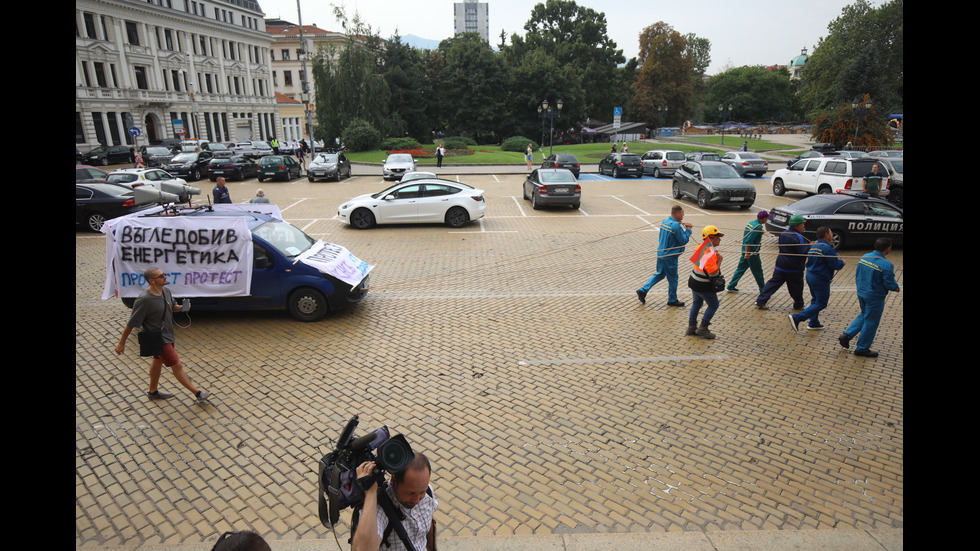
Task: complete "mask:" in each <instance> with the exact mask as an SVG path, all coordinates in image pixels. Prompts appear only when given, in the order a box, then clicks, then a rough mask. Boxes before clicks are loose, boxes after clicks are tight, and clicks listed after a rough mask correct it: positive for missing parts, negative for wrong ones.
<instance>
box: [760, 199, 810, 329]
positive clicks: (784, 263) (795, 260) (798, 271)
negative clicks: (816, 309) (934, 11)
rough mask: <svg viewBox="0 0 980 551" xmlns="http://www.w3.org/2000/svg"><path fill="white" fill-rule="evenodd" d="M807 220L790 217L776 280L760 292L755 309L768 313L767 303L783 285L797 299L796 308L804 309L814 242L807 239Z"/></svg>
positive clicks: (778, 261)
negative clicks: (805, 280) (806, 274)
mask: <svg viewBox="0 0 980 551" xmlns="http://www.w3.org/2000/svg"><path fill="white" fill-rule="evenodd" d="M804 227H806V219H805V218H803V217H802V216H800V215H799V214H794V215H793V216H791V217H790V218H789V227H788V228H787V229H786V231H784V232H783V233H781V234H779V255H778V256H777V257H776V267H775V268H774V269H773V271H772V277H771V278H769V281H767V282H766V285H765V286H764V287H763V288H762V291H760V292H759V297H758V298H756V299H755V306H756V308H758V309H760V310H768V309H769V307H768V306H766V302H768V301H769V299H770V298H772V295H773V294H774V293H775V292H776V291H778V290H779V288H780V287H782V286H783V284H784V283H785V284H786V289H787V290H788V291H789V296H791V297H792V298H793V309H794V310H802V309H803V306H804V304H803V274H804V272H805V270H806V255H807V252H809V250H810V242H809V241H807V238H806V237H803V228H804Z"/></svg>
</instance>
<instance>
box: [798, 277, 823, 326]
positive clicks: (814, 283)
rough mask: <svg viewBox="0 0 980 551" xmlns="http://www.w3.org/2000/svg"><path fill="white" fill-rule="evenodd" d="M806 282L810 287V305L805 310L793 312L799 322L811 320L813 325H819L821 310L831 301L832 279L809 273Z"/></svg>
mask: <svg viewBox="0 0 980 551" xmlns="http://www.w3.org/2000/svg"><path fill="white" fill-rule="evenodd" d="M806 284H807V285H808V286H809V287H810V305H809V306H807V307H806V308H805V309H803V311H801V312H799V313H797V314H793V319H794V320H796V321H797V322H800V321H804V320H810V323H809V324H808V325H810V326H811V327H819V326H820V319H819V318H818V317H817V316H818V315H820V311H821V310H823V309H824V308H826V307H827V304H829V303H830V280H829V279H825V278H822V277H817V276H811V275H810V274H807V276H806Z"/></svg>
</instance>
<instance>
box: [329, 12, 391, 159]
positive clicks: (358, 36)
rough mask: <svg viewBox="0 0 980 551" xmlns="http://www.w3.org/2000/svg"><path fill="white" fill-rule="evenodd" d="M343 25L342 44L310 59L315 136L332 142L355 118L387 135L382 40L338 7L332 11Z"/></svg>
mask: <svg viewBox="0 0 980 551" xmlns="http://www.w3.org/2000/svg"><path fill="white" fill-rule="evenodd" d="M334 13H335V15H336V17H337V19H338V21H339V22H340V24H341V26H342V27H343V28H344V32H345V39H344V42H343V44H342V45H339V46H338V45H331V46H328V47H326V48H324V49H321V50H320V51H319V52H318V53H317V55H316V57H315V58H314V60H313V80H314V82H315V83H316V120H317V128H316V137H317V138H319V139H323V140H325V141H332V140H333V138H335V137H338V136H340V135H341V134H342V133H343V130H344V129H345V128H346V127H347V126H348V125H349V124H350V123H351V122H352V121H353V120H355V119H361V120H364V121H366V122H367V123H368V124H370V125H371V126H373V127H374V128H375V129H377V130H378V131H380V132H381V133H382V135H388V134H389V132H390V129H391V121H390V120H389V118H388V116H387V113H388V110H389V107H390V105H389V104H390V97H391V93H390V91H389V89H388V84H387V82H386V81H385V80H384V79H383V78H380V77H379V75H380V74H381V72H382V70H381V69H382V67H381V61H382V57H381V51H382V47H381V39H380V38H378V36H377V34H375V33H374V32H372V30H371V27H370V26H368V25H366V24H364V23H363V22H362V21H361V20H360V17H359V16H357V15H355V16H354V18H353V19H348V18H347V16H346V14H344V12H343V10H342V9H341V8H335V11H334Z"/></svg>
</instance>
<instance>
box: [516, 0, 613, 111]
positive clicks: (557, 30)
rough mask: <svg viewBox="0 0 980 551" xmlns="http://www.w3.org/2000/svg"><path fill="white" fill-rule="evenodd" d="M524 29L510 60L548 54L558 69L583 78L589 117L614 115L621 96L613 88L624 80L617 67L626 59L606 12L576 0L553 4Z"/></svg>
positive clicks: (537, 9)
mask: <svg viewBox="0 0 980 551" xmlns="http://www.w3.org/2000/svg"><path fill="white" fill-rule="evenodd" d="M524 30H525V31H526V33H525V36H524V37H523V38H522V37H520V36H518V35H516V34H515V35H514V36H513V37H512V39H511V46H510V49H511V52H510V54H509V56H510V60H517V59H521V58H523V57H524V56H525V55H527V54H528V53H530V52H542V51H543V52H545V53H547V54H548V55H550V56H551V57H552V58H554V59H555V60H556V62H557V64H558V66H560V67H563V68H570V69H571V70H572V71H573V72H574V74H575V75H577V76H578V80H579V86H580V87H581V88H582V90H583V91H584V94H585V95H584V96H583V97H582V99H581V102H582V105H581V109H582V113H583V114H584V115H585V116H589V117H599V118H604V117H607V116H611V114H612V108H613V107H614V106H615V105H614V102H615V101H618V98H613V99H611V98H610V95H609V88H608V86H609V85H610V84H612V83H615V82H617V81H618V80H621V75H620V74H617V73H618V72H617V66H618V65H619V64H621V63H623V62H625V61H626V58H625V57H624V56H623V51H622V50H621V49H617V48H616V43H615V42H614V41H613V40H611V39H610V38H609V35H608V34H607V32H606V16H605V14H604V13H601V12H597V11H595V10H593V9H591V8H587V7H582V6H579V5H577V4H576V3H575V2H574V1H572V0H547V1H546V2H545V3H541V4H537V5H535V6H534V8H533V9H532V10H531V18H530V19H529V20H528V21H527V23H525V24H524ZM511 66H513V65H511ZM558 93H559V94H563V92H561V91H558ZM538 101H540V98H539V100H538ZM570 105H571V104H570ZM563 116H564V115H563Z"/></svg>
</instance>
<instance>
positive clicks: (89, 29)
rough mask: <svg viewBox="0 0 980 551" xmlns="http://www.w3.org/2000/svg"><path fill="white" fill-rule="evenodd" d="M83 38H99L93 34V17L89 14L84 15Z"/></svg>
mask: <svg viewBox="0 0 980 551" xmlns="http://www.w3.org/2000/svg"><path fill="white" fill-rule="evenodd" d="M85 36H87V37H88V38H99V37H98V36H97V35H96V32H95V16H94V15H92V14H91V13H86V14H85Z"/></svg>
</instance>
